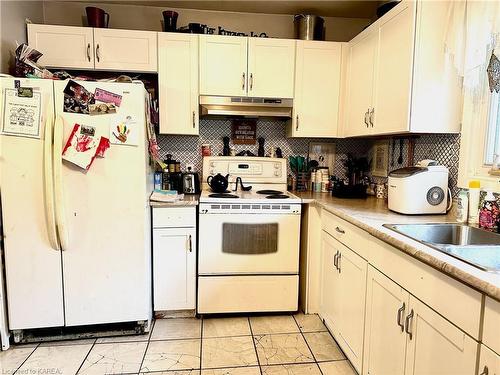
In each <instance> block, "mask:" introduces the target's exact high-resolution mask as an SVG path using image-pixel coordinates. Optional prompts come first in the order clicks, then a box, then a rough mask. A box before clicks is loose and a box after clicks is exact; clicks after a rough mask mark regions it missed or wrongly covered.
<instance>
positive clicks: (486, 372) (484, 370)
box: [479, 366, 490, 375]
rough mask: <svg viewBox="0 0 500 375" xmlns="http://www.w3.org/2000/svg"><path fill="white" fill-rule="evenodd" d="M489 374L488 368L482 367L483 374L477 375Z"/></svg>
mask: <svg viewBox="0 0 500 375" xmlns="http://www.w3.org/2000/svg"><path fill="white" fill-rule="evenodd" d="M489 373H490V370H489V369H488V366H484V368H483V372H482V373H480V374H479V375H488V374H489Z"/></svg>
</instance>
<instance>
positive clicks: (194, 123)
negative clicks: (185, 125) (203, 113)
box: [193, 111, 196, 129]
mask: <svg viewBox="0 0 500 375" xmlns="http://www.w3.org/2000/svg"><path fill="white" fill-rule="evenodd" d="M195 118H196V114H195V112H194V111H193V129H194V128H195V127H196V122H195Z"/></svg>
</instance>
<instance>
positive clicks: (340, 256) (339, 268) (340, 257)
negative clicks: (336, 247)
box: [337, 251, 342, 273]
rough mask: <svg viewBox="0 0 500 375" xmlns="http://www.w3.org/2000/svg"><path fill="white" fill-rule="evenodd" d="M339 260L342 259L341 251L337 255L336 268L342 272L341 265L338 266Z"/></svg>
mask: <svg viewBox="0 0 500 375" xmlns="http://www.w3.org/2000/svg"><path fill="white" fill-rule="evenodd" d="M341 260H342V253H341V252H340V251H339V256H338V257H337V269H338V270H339V273H341V272H342V267H340V261H341Z"/></svg>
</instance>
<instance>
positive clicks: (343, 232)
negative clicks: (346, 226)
mask: <svg viewBox="0 0 500 375" xmlns="http://www.w3.org/2000/svg"><path fill="white" fill-rule="evenodd" d="M335 230H336V231H337V232H338V233H340V234H345V230H343V229H342V228H340V227H335Z"/></svg>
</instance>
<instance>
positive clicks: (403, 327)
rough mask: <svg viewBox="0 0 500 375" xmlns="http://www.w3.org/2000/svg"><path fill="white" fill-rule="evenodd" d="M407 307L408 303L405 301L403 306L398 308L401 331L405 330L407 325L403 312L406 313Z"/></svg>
mask: <svg viewBox="0 0 500 375" xmlns="http://www.w3.org/2000/svg"><path fill="white" fill-rule="evenodd" d="M405 308H406V305H405V303H404V302H403V306H401V307H400V308H399V309H398V326H400V327H401V332H404V330H405V325H404V323H403V314H404V313H405Z"/></svg>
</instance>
